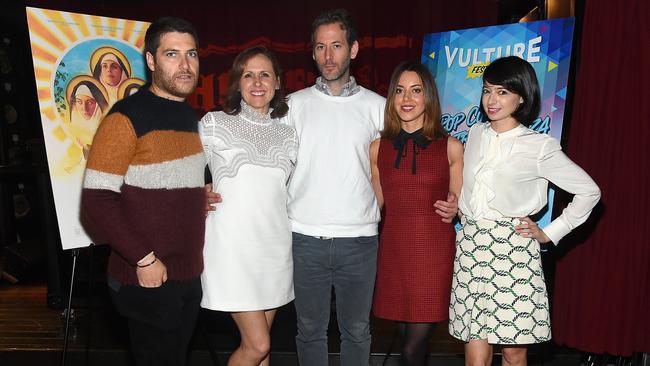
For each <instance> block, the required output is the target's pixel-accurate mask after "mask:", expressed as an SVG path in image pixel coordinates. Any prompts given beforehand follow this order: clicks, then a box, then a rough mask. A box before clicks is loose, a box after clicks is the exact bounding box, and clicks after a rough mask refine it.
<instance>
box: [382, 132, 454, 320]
mask: <svg viewBox="0 0 650 366" xmlns="http://www.w3.org/2000/svg"><path fill="white" fill-rule="evenodd" d="M398 140H401V141H398ZM396 141H397V142H396ZM428 142H429V141H426V140H425V139H424V138H423V137H422V136H420V135H419V133H418V131H416V132H414V133H413V134H407V133H406V132H404V131H402V133H401V134H400V136H398V137H396V138H395V140H388V139H382V140H381V142H380V145H379V154H378V160H377V164H378V168H379V176H380V180H381V187H382V191H383V196H384V216H383V218H382V229H381V232H380V237H379V240H380V241H379V257H378V266H377V282H376V287H375V295H374V301H373V312H374V314H375V316H377V317H379V318H383V319H390V320H396V321H403V322H416V323H432V322H439V321H442V320H446V319H448V315H449V296H450V291H451V276H452V270H453V261H454V254H455V247H456V246H455V232H454V229H453V226H452V225H451V224H447V223H444V222H442V221H441V217H440V216H439V215H438V214H436V213H435V208H434V207H433V204H434V203H435V202H436V200H445V199H446V198H447V192H448V191H449V160H448V158H447V139H446V138H443V139H440V140H437V141H432V142H431V143H429V144H428V146H427V143H428ZM396 145H401V146H396ZM414 163H415V166H414ZM396 166H398V168H396Z"/></svg>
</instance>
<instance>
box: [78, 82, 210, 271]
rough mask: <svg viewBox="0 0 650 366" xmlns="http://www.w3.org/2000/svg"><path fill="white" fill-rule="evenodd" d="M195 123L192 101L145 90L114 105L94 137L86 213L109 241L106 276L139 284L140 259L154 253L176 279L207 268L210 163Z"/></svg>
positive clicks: (93, 227) (85, 195)
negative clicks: (207, 174)
mask: <svg viewBox="0 0 650 366" xmlns="http://www.w3.org/2000/svg"><path fill="white" fill-rule="evenodd" d="M197 123H198V119H197V118H196V115H195V113H194V111H193V110H192V109H191V108H190V107H189V106H188V105H187V104H186V103H183V102H176V101H171V100H168V99H164V98H161V97H158V96H156V95H154V94H153V93H151V92H150V91H149V88H148V87H143V88H141V89H140V91H139V92H138V93H136V94H134V95H133V96H130V97H128V98H126V99H124V100H122V101H120V102H118V103H116V104H115V105H114V106H113V108H112V109H111V111H110V113H109V114H108V115H107V116H106V117H105V118H104V120H103V121H102V122H101V124H100V126H99V128H98V130H97V133H96V134H95V137H94V140H93V144H92V148H91V150H90V156H89V158H88V164H87V166H86V173H85V177H84V182H83V191H82V210H83V211H82V212H83V214H85V215H86V217H87V218H88V219H89V221H90V222H89V224H90V229H91V230H90V231H91V232H93V231H96V232H98V233H99V234H100V236H101V237H103V238H106V239H107V240H108V242H109V244H110V246H111V249H112V252H111V256H110V259H109V263H108V275H109V276H110V277H112V278H114V279H116V280H118V281H119V282H121V283H123V284H137V283H138V280H137V275H136V263H137V262H138V261H139V260H140V259H142V258H143V257H144V256H146V255H147V254H148V253H150V252H151V251H154V252H155V254H156V257H157V258H159V259H160V260H162V262H163V263H165V265H166V266H167V275H168V277H169V278H170V279H176V280H184V279H189V278H194V277H198V276H199V275H200V274H201V272H202V270H203V253H202V251H203V241H204V232H205V192H204V189H203V186H204V169H205V164H206V161H205V156H204V154H203V146H202V144H201V140H200V138H199V135H198V133H197Z"/></svg>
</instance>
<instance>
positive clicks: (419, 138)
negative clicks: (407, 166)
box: [393, 129, 431, 175]
mask: <svg viewBox="0 0 650 366" xmlns="http://www.w3.org/2000/svg"><path fill="white" fill-rule="evenodd" d="M409 139H411V140H413V164H411V174H413V175H415V156H416V155H417V154H418V153H419V152H420V149H426V147H427V146H429V144H430V143H431V140H429V139H427V138H426V137H424V136H423V135H422V129H419V130H417V131H413V132H411V133H408V132H406V131H404V130H400V131H399V134H398V135H397V136H395V138H394V139H393V147H394V148H395V150H397V157H396V158H395V169H399V163H400V162H401V161H402V156H406V153H405V152H404V147H405V146H406V144H407V143H408V140H409Z"/></svg>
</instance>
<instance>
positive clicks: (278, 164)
mask: <svg viewBox="0 0 650 366" xmlns="http://www.w3.org/2000/svg"><path fill="white" fill-rule="evenodd" d="M280 74H281V71H280V67H279V64H278V62H277V59H276V57H275V56H274V55H273V54H272V53H271V52H270V51H269V50H268V49H266V48H264V47H253V48H249V49H247V50H244V51H242V52H241V53H240V54H239V55H238V56H237V57H236V58H235V61H234V62H233V66H232V69H231V70H230V81H229V87H228V95H227V97H226V103H225V104H226V106H225V111H224V112H210V113H208V114H206V115H205V116H204V117H203V118H202V119H201V121H200V123H199V133H200V135H201V139H202V141H203V145H204V149H205V152H206V155H207V159H208V165H209V167H210V171H211V173H212V178H213V183H212V188H213V190H214V191H215V192H219V193H220V194H221V197H222V198H223V202H222V203H221V204H220V205H219V208H218V209H217V210H216V211H210V212H209V214H208V218H207V222H206V234H205V249H204V252H203V253H204V260H205V269H204V272H203V274H202V275H201V282H202V283H203V300H202V301H201V306H202V307H204V308H206V309H211V310H218V311H227V312H230V313H231V315H232V317H233V319H234V321H235V323H236V324H237V327H238V328H239V332H240V335H241V343H240V346H239V348H237V350H235V352H234V353H233V354H232V355H231V357H230V360H229V361H228V365H268V353H269V349H270V330H271V324H272V323H273V318H274V316H275V313H276V309H277V308H278V307H280V306H282V305H285V304H287V303H289V302H290V301H292V300H293V299H294V293H293V278H292V276H293V261H292V257H291V228H290V224H289V220H288V216H287V210H286V203H287V190H286V187H287V183H288V181H289V178H290V177H291V173H292V171H293V167H294V166H295V159H296V152H297V148H298V141H297V135H296V132H295V130H294V129H293V127H290V126H288V125H285V124H281V123H280V122H279V118H280V117H282V116H284V115H285V114H286V113H287V111H288V106H287V103H286V98H285V97H284V95H283V93H282V92H281V89H280V85H281V84H280Z"/></svg>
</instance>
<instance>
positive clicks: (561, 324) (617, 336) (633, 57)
mask: <svg viewBox="0 0 650 366" xmlns="http://www.w3.org/2000/svg"><path fill="white" fill-rule="evenodd" d="M649 4H650V3H649V2H648V1H647V0H626V1H586V7H585V15H584V27H583V34H582V41H581V42H582V45H581V48H580V58H579V60H578V65H577V70H578V74H577V82H576V87H575V90H576V93H575V99H574V105H573V116H572V121H571V130H572V131H573V132H572V133H571V135H570V137H569V145H568V154H569V156H571V157H572V158H573V159H574V160H575V161H576V162H577V163H578V164H579V165H581V166H582V167H583V168H584V169H585V170H586V171H587V172H588V173H589V174H591V176H592V177H593V178H594V180H595V181H596V182H597V183H598V184H599V186H600V187H601V190H602V201H601V204H600V205H599V206H598V208H597V210H596V211H595V212H594V217H592V218H591V219H590V221H589V222H588V223H587V225H586V226H585V227H584V228H581V229H580V230H579V231H578V232H577V233H574V235H571V236H570V237H568V238H567V239H566V240H564V241H563V242H561V243H560V248H558V250H560V251H564V252H565V253H564V255H563V256H561V257H560V258H559V259H558V262H557V269H556V274H555V295H554V302H553V305H554V310H553V332H554V338H555V341H556V342H557V343H560V344H564V345H568V346H571V347H574V348H578V349H580V350H583V351H588V352H594V353H609V354H614V355H622V356H628V355H631V354H632V353H634V352H650V316H649V314H650V239H649V238H650V236H649V234H648V233H646V232H645V229H646V227H648V226H650V222H649V221H648V219H650V215H648V209H649V206H650V194H649V193H648V192H649V190H650V187H649V186H650V175H649V173H648V169H649V168H650V147H649V146H650V145H649V141H650V118H649V112H648V103H649V101H650V92H649V91H650V77H649V75H650V26H649V24H650V23H649V22H648V19H650V5H649Z"/></svg>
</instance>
